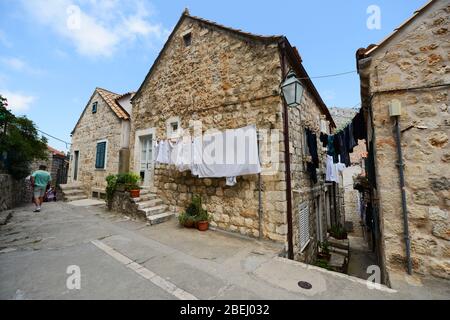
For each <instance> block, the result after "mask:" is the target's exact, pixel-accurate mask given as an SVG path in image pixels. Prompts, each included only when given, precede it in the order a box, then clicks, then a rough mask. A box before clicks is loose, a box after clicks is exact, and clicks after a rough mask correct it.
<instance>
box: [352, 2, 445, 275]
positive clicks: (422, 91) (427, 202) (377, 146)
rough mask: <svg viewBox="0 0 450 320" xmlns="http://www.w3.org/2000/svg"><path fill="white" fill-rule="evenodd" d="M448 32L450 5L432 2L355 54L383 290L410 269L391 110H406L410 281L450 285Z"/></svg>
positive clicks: (403, 125)
mask: <svg viewBox="0 0 450 320" xmlns="http://www.w3.org/2000/svg"><path fill="white" fill-rule="evenodd" d="M449 27H450V1H448V0H436V1H430V2H428V3H427V4H426V5H425V6H424V7H423V8H421V9H420V10H418V11H416V12H415V14H414V15H413V16H412V17H411V18H410V19H409V20H408V21H406V22H405V23H403V24H402V25H401V26H400V27H399V28H398V29H396V31H395V32H394V33H393V34H391V35H390V36H389V37H388V38H386V39H385V40H383V41H382V42H381V43H380V44H378V45H371V46H369V47H368V48H367V49H360V50H358V52H357V62H358V69H359V75H360V79H361V97H362V106H363V108H364V110H365V118H366V120H367V128H368V146H369V159H370V158H372V159H373V161H372V166H373V168H372V169H373V172H372V174H370V172H369V176H370V179H369V180H370V182H371V185H372V194H373V206H374V215H375V217H376V219H377V220H378V222H379V236H380V237H379V239H378V244H379V258H380V264H381V266H382V267H383V270H384V271H385V272H384V281H385V282H386V283H389V276H390V275H391V274H392V273H393V272H395V271H399V272H401V273H403V272H405V270H406V266H407V265H408V261H407V254H406V249H407V244H406V243H407V242H406V241H405V230H406V228H405V227H404V214H403V212H402V194H401V188H400V182H399V181H400V169H399V166H398V165H397V163H398V153H397V145H398V144H397V142H396V133H395V130H394V129H395V125H396V122H395V118H394V117H391V116H390V111H389V110H390V108H389V106H390V105H391V106H394V107H395V106H398V105H400V106H401V115H400V116H399V117H398V119H399V126H400V131H401V138H400V141H401V148H402V151H403V155H404V156H403V161H404V166H403V171H404V179H405V188H404V190H405V193H406V201H405V204H406V207H407V225H408V227H409V237H410V241H411V245H410V248H411V263H412V271H413V274H414V275H421V276H434V277H439V278H445V279H450V220H449V219H450V218H449V208H450V149H449V135H450V126H449V125H450V108H449V105H450V98H449V87H450V54H449V52H450V30H449ZM396 100H397V101H396ZM393 111H395V110H394V109H393ZM401 167H402V166H401V165H400V168H401ZM369 170H370V168H369ZM406 236H408V234H406Z"/></svg>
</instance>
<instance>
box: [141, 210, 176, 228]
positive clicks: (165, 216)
mask: <svg viewBox="0 0 450 320" xmlns="http://www.w3.org/2000/svg"><path fill="white" fill-rule="evenodd" d="M173 216H175V213H174V212H164V213H160V214H156V215H153V216H149V217H147V219H148V221H150V224H151V225H155V224H159V223H163V222H165V221H167V220H170V218H172V217H173Z"/></svg>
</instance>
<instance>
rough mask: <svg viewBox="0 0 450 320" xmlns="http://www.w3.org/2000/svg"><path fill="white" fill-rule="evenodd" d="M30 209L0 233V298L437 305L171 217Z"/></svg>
mask: <svg viewBox="0 0 450 320" xmlns="http://www.w3.org/2000/svg"><path fill="white" fill-rule="evenodd" d="M31 211H32V206H27V207H23V208H17V209H15V210H14V213H13V216H12V217H11V219H10V220H9V222H8V223H7V224H6V225H3V226H0V299H410V298H420V297H422V296H424V297H426V298H436V296H431V297H430V296H429V295H425V294H422V292H421V290H417V291H414V295H412V294H411V293H410V291H409V290H408V288H404V289H403V290H402V291H401V292H395V291H393V290H389V289H382V290H369V289H368V288H367V286H366V283H365V282H364V281H363V280H360V279H356V278H352V277H348V276H346V275H342V274H337V273H332V272H329V271H326V270H323V269H319V268H317V267H312V266H307V265H304V264H301V263H297V262H292V261H288V260H286V259H283V258H279V257H278V253H279V252H280V249H281V248H280V247H279V246H277V245H275V244H273V243H269V242H260V241H256V240H250V239H245V238H241V237H238V236H234V235H229V234H226V233H222V232H214V231H208V232H199V231H197V230H193V229H185V228H180V227H179V226H178V225H177V222H176V221H175V219H174V220H172V221H169V222H166V223H164V224H161V225H157V226H148V225H147V224H146V223H145V222H140V221H133V220H131V219H129V218H126V217H123V216H120V215H117V214H112V213H110V212H108V211H106V209H105V208H104V207H102V206H87V207H84V206H74V205H71V204H66V203H61V202H56V203H48V204H47V203H45V204H44V206H43V210H42V212H41V213H39V214H35V213H33V212H31ZM69 266H77V267H79V269H80V272H81V288H80V289H79V290H78V289H69V288H68V287H67V282H68V278H69V277H70V278H69V280H70V279H72V277H71V274H68V273H67V269H68V267H69ZM299 281H307V282H309V283H310V284H311V285H312V288H311V289H309V290H307V289H302V288H300V287H299V286H298V282H299ZM70 283H73V282H71V281H69V284H70ZM440 293H442V292H440ZM445 294H446V296H445ZM438 297H446V298H448V297H450V294H449V293H448V292H444V296H442V295H441V296H438Z"/></svg>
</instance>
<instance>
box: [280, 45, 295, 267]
mask: <svg viewBox="0 0 450 320" xmlns="http://www.w3.org/2000/svg"><path fill="white" fill-rule="evenodd" d="M285 46H286V45H285V43H281V75H282V78H284V77H285V75H286V53H285V50H286V49H285V48H286V47H285ZM282 100H283V133H284V164H285V173H286V202H287V227H288V232H287V241H288V259H290V260H294V244H293V241H292V234H293V232H292V229H293V228H292V183H291V156H290V154H289V152H290V148H289V115H288V106H287V104H286V101H285V100H284V99H282Z"/></svg>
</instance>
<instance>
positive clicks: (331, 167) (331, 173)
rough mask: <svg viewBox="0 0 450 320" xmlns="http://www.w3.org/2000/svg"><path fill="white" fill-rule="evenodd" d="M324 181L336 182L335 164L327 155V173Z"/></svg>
mask: <svg viewBox="0 0 450 320" xmlns="http://www.w3.org/2000/svg"><path fill="white" fill-rule="evenodd" d="M325 180H326V181H328V182H338V180H337V176H336V164H335V163H334V161H333V157H332V156H329V155H327V172H326V177H325Z"/></svg>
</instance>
